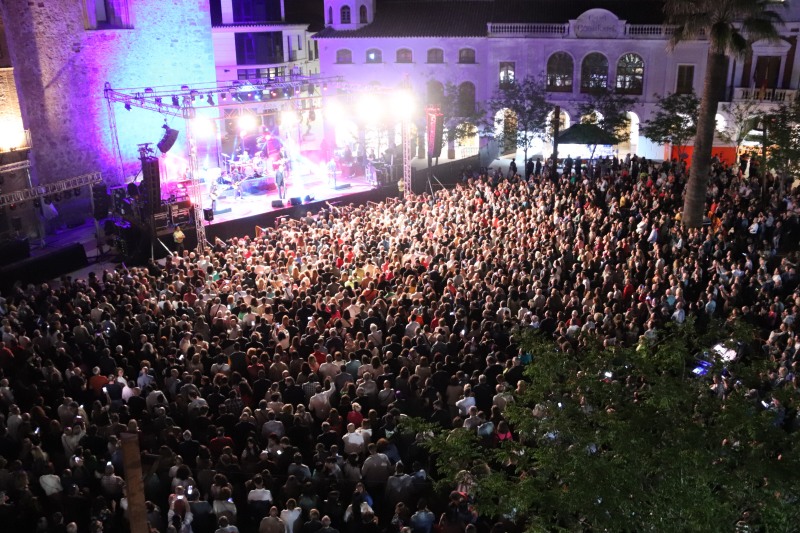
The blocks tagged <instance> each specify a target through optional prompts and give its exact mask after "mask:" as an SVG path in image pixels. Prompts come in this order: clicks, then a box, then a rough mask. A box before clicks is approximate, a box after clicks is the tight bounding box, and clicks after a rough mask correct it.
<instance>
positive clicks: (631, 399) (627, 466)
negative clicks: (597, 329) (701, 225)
mask: <svg viewBox="0 0 800 533" xmlns="http://www.w3.org/2000/svg"><path fill="white" fill-rule="evenodd" d="M711 330H712V331H714V332H716V334H719V332H721V331H723V328H722V327H721V326H720V327H718V328H712V329H711ZM728 332H729V333H732V332H734V330H731V329H729V330H728ZM735 333H736V334H737V335H743V337H739V338H741V339H746V336H747V335H748V334H749V333H748V331H747V330H744V329H741V328H738V329H736V330H735ZM715 340H716V339H715V338H713V337H712V336H711V335H710V334H705V335H701V334H700V333H699V332H698V331H696V329H695V327H694V324H693V321H692V320H687V322H686V323H685V324H684V325H682V326H674V327H669V328H666V329H665V330H664V331H662V332H661V333H660V334H659V339H658V341H657V342H646V341H642V342H641V344H640V345H639V346H637V347H633V348H626V347H618V346H612V347H605V348H604V347H603V346H601V345H600V344H599V342H597V341H595V340H594V339H591V338H588V339H585V345H586V347H585V348H584V349H582V350H580V351H579V352H576V353H562V352H559V351H556V349H555V347H554V345H553V344H552V343H551V342H546V341H544V340H542V339H541V338H538V337H533V336H528V337H526V338H525V340H524V341H523V346H524V348H525V350H526V351H527V352H529V353H530V354H531V355H532V358H533V363H532V364H531V365H530V366H529V367H528V368H527V370H526V376H527V377H526V379H527V380H528V381H529V386H528V387H527V389H526V390H525V391H524V392H523V393H521V394H516V395H515V401H514V402H513V403H512V404H510V405H509V406H508V407H507V408H506V410H505V417H506V419H507V420H508V421H509V423H510V424H511V425H512V427H513V428H514V430H515V433H516V434H517V435H519V436H520V439H519V441H515V442H507V443H504V444H503V446H502V447H499V448H494V447H486V446H485V445H483V444H482V443H480V442H478V441H477V439H476V438H475V436H474V435H472V434H471V433H468V432H466V431H465V430H463V429H459V430H454V431H451V432H443V431H435V432H434V433H435V436H433V437H431V438H430V439H429V440H428V441H427V447H428V449H429V450H430V451H431V452H432V454H433V457H434V461H435V464H436V468H435V470H436V472H437V473H438V475H439V477H440V484H443V485H445V486H446V487H448V488H452V487H453V486H454V485H455V480H457V479H460V478H463V477H464V475H465V471H469V472H470V473H471V476H472V478H473V480H474V488H473V491H472V492H473V495H474V497H475V500H476V507H477V509H478V511H479V512H480V513H481V514H482V515H483V516H486V517H487V518H490V519H492V520H495V519H498V518H506V519H511V520H514V521H516V522H518V523H519V524H520V525H524V526H525V527H526V528H527V530H529V531H581V530H583V531H589V530H591V531H659V532H661V531H666V532H670V531H676V532H677V531H732V530H733V528H734V525H735V524H736V522H737V521H738V520H739V519H740V518H741V517H742V514H743V513H745V512H749V513H751V514H752V516H753V519H752V522H753V523H755V524H760V525H761V526H762V527H763V528H764V529H765V530H767V531H788V530H790V529H791V528H792V527H793V526H789V524H796V523H797V522H796V521H797V519H798V518H800V509H798V508H797V506H796V505H793V504H794V503H795V502H796V496H797V484H796V482H795V480H794V477H795V471H796V469H797V468H798V466H800V460H799V459H798V455H797V451H798V450H797V445H796V444H795V442H794V441H795V440H796V439H795V438H794V436H793V435H791V434H790V433H788V432H787V431H785V430H784V429H782V428H780V427H777V426H776V425H774V420H775V414H774V412H772V411H770V410H764V409H761V408H760V407H759V404H758V402H757V399H756V398H754V397H753V395H752V393H751V392H750V389H753V388H755V387H756V386H758V384H759V383H761V380H762V377H761V375H762V372H763V371H764V368H765V367H764V364H763V363H761V362H760V361H758V360H756V361H752V360H750V359H749V358H743V360H741V361H736V362H734V363H732V364H730V365H729V367H728V372H730V375H731V383H733V381H734V380H735V381H736V382H737V383H738V384H737V385H736V386H735V387H734V390H733V391H732V392H731V393H730V394H729V395H728V396H727V398H725V399H724V400H723V399H721V398H720V397H719V396H717V395H716V394H712V393H711V392H710V389H709V385H710V378H708V379H705V378H697V377H696V376H694V375H693V374H692V372H691V370H692V368H693V366H694V360H695V355H696V354H697V353H698V352H700V351H701V350H702V349H703V348H704V347H707V346H710V345H711V343H713V342H714V341H715ZM720 370H721V369H720V368H719V367H715V368H714V373H716V374H719V371H720ZM418 427H420V426H418ZM430 429H431V428H430V426H426V427H425V430H426V431H429V430H430Z"/></svg>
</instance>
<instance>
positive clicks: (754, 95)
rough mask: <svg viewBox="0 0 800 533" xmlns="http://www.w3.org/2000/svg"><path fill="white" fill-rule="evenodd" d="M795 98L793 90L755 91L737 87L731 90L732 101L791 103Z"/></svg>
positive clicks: (795, 92)
mask: <svg viewBox="0 0 800 533" xmlns="http://www.w3.org/2000/svg"><path fill="white" fill-rule="evenodd" d="M796 96H797V91H796V90H794V89H756V88H748V87H738V88H736V89H734V90H733V101H734V102H738V101H757V102H774V103H778V104H780V103H783V102H791V101H792V100H794V99H795V97H796Z"/></svg>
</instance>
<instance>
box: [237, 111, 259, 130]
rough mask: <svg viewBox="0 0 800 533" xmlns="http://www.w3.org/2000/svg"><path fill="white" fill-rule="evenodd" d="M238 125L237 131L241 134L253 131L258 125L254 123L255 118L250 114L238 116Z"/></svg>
mask: <svg viewBox="0 0 800 533" xmlns="http://www.w3.org/2000/svg"><path fill="white" fill-rule="evenodd" d="M238 125H239V131H241V132H247V131H253V130H254V129H256V126H258V124H257V123H256V117H255V116H254V115H251V114H247V115H242V116H240V117H239V121H238Z"/></svg>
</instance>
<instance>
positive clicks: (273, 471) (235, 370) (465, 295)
mask: <svg viewBox="0 0 800 533" xmlns="http://www.w3.org/2000/svg"><path fill="white" fill-rule="evenodd" d="M574 165H575V167H574V170H576V171H577V172H572V170H573V168H570V169H569V171H568V172H566V174H567V175H558V174H557V173H554V172H553V166H552V162H550V161H547V162H545V163H544V166H543V163H542V161H541V160H540V158H536V159H535V161H534V160H528V161H527V162H526V163H525V169H524V175H520V173H519V172H517V169H514V172H511V173H508V175H506V176H504V173H503V172H500V171H499V170H496V171H494V172H493V173H492V175H491V176H490V175H489V173H488V172H478V173H472V172H465V173H464V180H463V181H462V183H460V184H459V185H456V186H455V187H453V188H446V189H443V190H440V191H436V192H435V194H433V195H431V194H424V195H410V196H409V197H408V198H405V199H403V200H396V199H388V200H385V201H383V202H379V203H374V204H373V203H368V204H365V205H347V206H344V205H340V206H337V207H336V208H334V209H323V210H320V211H319V212H317V213H309V214H307V215H306V216H304V217H302V218H300V219H296V220H294V219H289V220H286V221H285V222H284V223H283V224H281V225H280V226H278V227H274V228H264V229H263V233H261V234H260V235H258V236H255V237H253V236H240V237H235V238H230V239H227V240H222V239H217V240H215V242H214V243H213V244H212V245H211V246H210V247H209V248H207V249H206V250H203V251H199V252H194V251H186V250H182V249H181V248H182V244H183V243H182V242H180V243H179V242H178V239H177V238H175V239H174V240H175V244H176V247H179V251H180V253H179V254H178V255H176V256H170V257H167V258H166V259H165V260H164V261H159V262H155V261H153V262H149V263H148V264H147V265H144V266H136V267H134V266H128V265H119V267H118V268H116V269H113V270H111V269H109V270H106V271H104V272H102V273H99V274H94V275H92V276H89V277H88V278H87V279H76V278H72V277H69V276H65V277H63V278H61V279H59V280H55V281H54V282H52V283H45V284H38V285H32V284H31V285H23V284H21V283H20V284H17V286H16V287H14V289H13V290H12V291H9V292H8V293H7V294H3V295H2V297H0V415H2V416H0V496H2V497H0V511H2V513H3V516H4V517H7V518H8V521H7V522H4V523H6V524H8V526H9V528H12V526H13V528H14V529H25V528H30V529H34V528H36V527H38V525H39V519H40V518H41V517H46V518H47V519H48V521H50V522H57V523H58V524H61V525H63V529H64V530H67V531H69V530H76V531H99V530H106V531H110V530H115V529H117V528H119V527H122V526H121V521H122V520H124V519H125V516H126V513H127V510H128V507H127V506H128V500H127V496H126V492H125V491H126V486H125V483H124V482H123V480H122V478H121V477H120V476H119V475H118V473H119V472H122V468H123V461H122V443H121V441H122V439H125V438H129V437H127V436H123V433H130V434H133V435H134V438H135V439H136V440H137V441H138V443H139V446H140V448H141V451H142V452H143V455H142V457H143V461H144V463H145V464H143V472H145V478H144V489H145V497H146V500H147V501H148V502H150V503H149V504H148V511H147V515H148V521H149V522H150V524H151V527H152V528H155V529H156V530H157V531H160V532H163V531H166V530H167V529H168V528H169V529H170V530H175V531H183V532H186V531H194V532H196V533H213V532H215V531H220V532H226V533H227V532H230V531H237V528H238V530H241V531H244V532H247V531H256V530H257V531H259V532H260V533H287V532H288V533H292V532H294V533H298V532H299V533H314V532H315V531H321V532H323V533H335V532H338V531H359V532H361V531H381V530H387V531H406V530H410V531H411V532H413V533H429V532H430V531H432V530H433V528H434V527H435V526H434V524H435V523H436V522H437V521H436V520H435V517H436V516H439V517H440V519H439V520H438V525H439V526H440V527H441V528H442V529H443V530H445V531H451V530H452V531H459V532H462V531H464V530H465V529H466V528H472V527H474V526H475V525H476V517H475V516H474V514H473V509H474V507H472V505H471V503H472V502H471V498H472V496H470V494H469V491H468V489H469V487H465V488H464V487H462V488H464V490H463V491H462V489H461V488H459V489H458V492H455V493H454V494H453V495H451V496H452V497H451V498H450V499H448V498H446V497H445V498H444V500H442V499H441V498H435V497H434V496H436V495H435V494H434V493H433V489H432V488H431V486H430V480H429V479H428V474H427V472H430V467H431V465H430V463H429V460H430V459H429V457H428V456H427V454H426V453H425V451H424V448H423V447H422V445H421V443H422V441H423V440H424V439H425V438H426V437H425V434H424V433H420V434H419V435H417V438H416V439H415V438H414V436H411V437H408V436H407V435H404V434H403V432H401V431H399V424H400V423H401V419H402V418H403V417H405V416H420V417H423V418H425V419H427V420H428V421H430V422H432V423H435V424H438V425H439V426H441V427H442V428H444V429H447V430H449V429H451V428H456V430H460V431H464V429H460V428H466V430H468V431H473V432H475V434H476V435H477V436H478V437H479V438H480V439H481V442H483V443H484V444H486V445H487V446H495V447H502V446H505V445H506V444H505V443H506V442H507V441H519V440H520V436H519V435H518V433H517V430H516V428H515V427H513V424H510V423H509V421H508V420H506V414H505V413H506V410H507V408H508V406H509V405H511V404H512V403H513V401H514V394H515V392H514V391H522V390H525V387H526V385H527V381H526V380H527V379H528V378H527V377H526V374H525V368H526V367H527V366H528V365H530V364H535V363H532V362H531V360H530V356H529V355H526V354H525V353H524V351H522V350H521V349H520V346H519V339H520V338H521V337H522V334H523V333H524V332H526V331H534V330H535V331H538V332H540V334H541V335H543V336H544V337H545V338H548V339H550V340H552V342H554V343H555V345H556V346H557V347H558V349H559V350H562V351H564V352H570V353H576V352H580V351H581V350H583V349H584V348H585V347H586V346H587V345H588V344H595V343H598V342H599V343H601V344H603V345H605V346H609V347H611V346H629V347H635V346H640V345H642V344H644V343H655V342H658V341H659V338H660V336H661V335H662V332H663V331H664V329H665V328H666V327H670V326H671V324H672V323H676V324H681V323H685V322H687V321H689V320H690V319H691V320H693V321H694V323H695V326H696V327H697V328H698V329H699V330H700V331H707V329H708V328H709V327H710V324H711V323H712V320H717V319H721V320H734V319H738V320H741V321H744V322H746V323H748V324H749V325H751V326H752V327H754V328H755V329H756V330H757V331H758V333H759V335H758V337H759V338H760V339H762V341H761V342H762V344H763V345H762V350H763V355H764V357H765V364H766V365H767V366H769V368H768V371H766V372H765V374H764V379H765V381H766V384H765V387H764V390H775V389H782V388H786V389H792V390H796V389H797V385H798V378H797V376H796V363H795V361H796V360H797V357H798V350H800V320H798V319H797V316H798V312H800V277H799V276H798V272H797V264H798V259H800V254H798V249H797V248H798V244H797V243H800V239H798V238H797V237H798V234H799V233H800V217H799V216H798V215H799V214H800V197H799V196H800V193H799V192H798V189H796V188H794V189H793V188H791V187H787V186H785V184H783V183H778V182H776V181H775V178H774V177H771V176H767V177H766V178H767V184H768V189H767V190H764V191H762V189H761V187H762V183H761V181H760V178H759V179H755V178H752V179H751V178H750V177H749V176H747V175H745V174H743V173H742V172H740V169H739V167H727V166H725V165H724V164H722V163H721V162H719V161H717V162H715V163H714V164H713V165H712V170H711V173H710V175H709V194H708V201H707V205H706V207H707V211H706V214H707V224H704V225H703V226H702V227H701V228H698V229H692V230H688V229H686V228H684V227H682V225H681V211H680V209H681V205H682V194H683V192H684V189H685V186H686V180H687V176H686V173H685V166H684V165H679V164H677V162H676V163H675V164H671V163H670V162H667V163H666V164H665V165H662V164H660V163H654V162H652V161H649V160H647V159H644V158H641V157H638V156H636V155H631V156H630V157H626V158H625V160H624V162H621V161H619V160H618V159H615V158H610V159H608V160H607V161H606V160H605V159H604V160H603V161H601V162H599V163H598V162H596V161H585V160H577V159H576V160H575V161H574ZM519 170H520V171H521V170H522V169H519ZM565 170H566V169H565ZM609 379H613V378H609ZM708 381H709V382H708V385H709V391H710V392H709V393H710V394H715V395H716V396H717V397H719V398H720V399H724V398H726V397H727V395H730V394H733V393H734V391H735V390H736V386H735V385H734V383H732V382H730V380H729V378H728V377H726V376H724V375H713V376H709V377H708ZM757 396H758V395H757ZM761 399H762V398H759V397H756V398H754V409H758V408H759V406H760V405H762V404H761V402H760V401H759V400H761ZM766 403H767V404H768V405H770V408H771V409H773V410H775V411H776V413H778V414H779V415H780V416H779V417H778V418H777V419H776V420H777V422H776V423H778V424H780V425H782V426H783V427H795V426H796V425H797V424H798V418H797V412H798V408H797V407H798V406H797V401H796V398H795V395H788V396H787V400H786V401H784V402H779V401H778V400H773V399H770V401H769V402H766ZM581 408H582V409H583V410H585V411H587V412H591V410H592V409H596V408H598V406H594V405H591V404H590V402H588V401H587V400H586V399H585V398H584V399H582V400H581ZM533 414H534V416H546V408H545V407H544V406H540V407H539V408H538V409H534V413H533ZM408 466H411V468H407V467H408ZM456 485H459V484H458V483H456V480H453V488H457V487H456ZM445 496H446V493H445ZM438 501H446V504H445V505H436V502H438ZM428 502H430V508H429V503H428ZM162 509H163V510H164V511H163V512H162V511H161V510H162ZM414 509H416V512H414V513H413V514H412V510H414ZM37 510H38V511H37ZM58 512H60V513H62V516H61V520H60V521H56V520H51V517H54V516H55V514H56V513H58ZM61 525H59V530H61V529H60V528H61ZM479 525H480V526H481V527H482V526H483V525H485V524H482V523H481V524H479ZM17 526H19V527H17Z"/></svg>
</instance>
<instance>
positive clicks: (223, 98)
mask: <svg viewBox="0 0 800 533" xmlns="http://www.w3.org/2000/svg"><path fill="white" fill-rule="evenodd" d="M220 98H221V99H222V101H223V102H224V101H225V100H227V99H228V94H227V93H222V94H221V95H220Z"/></svg>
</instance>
